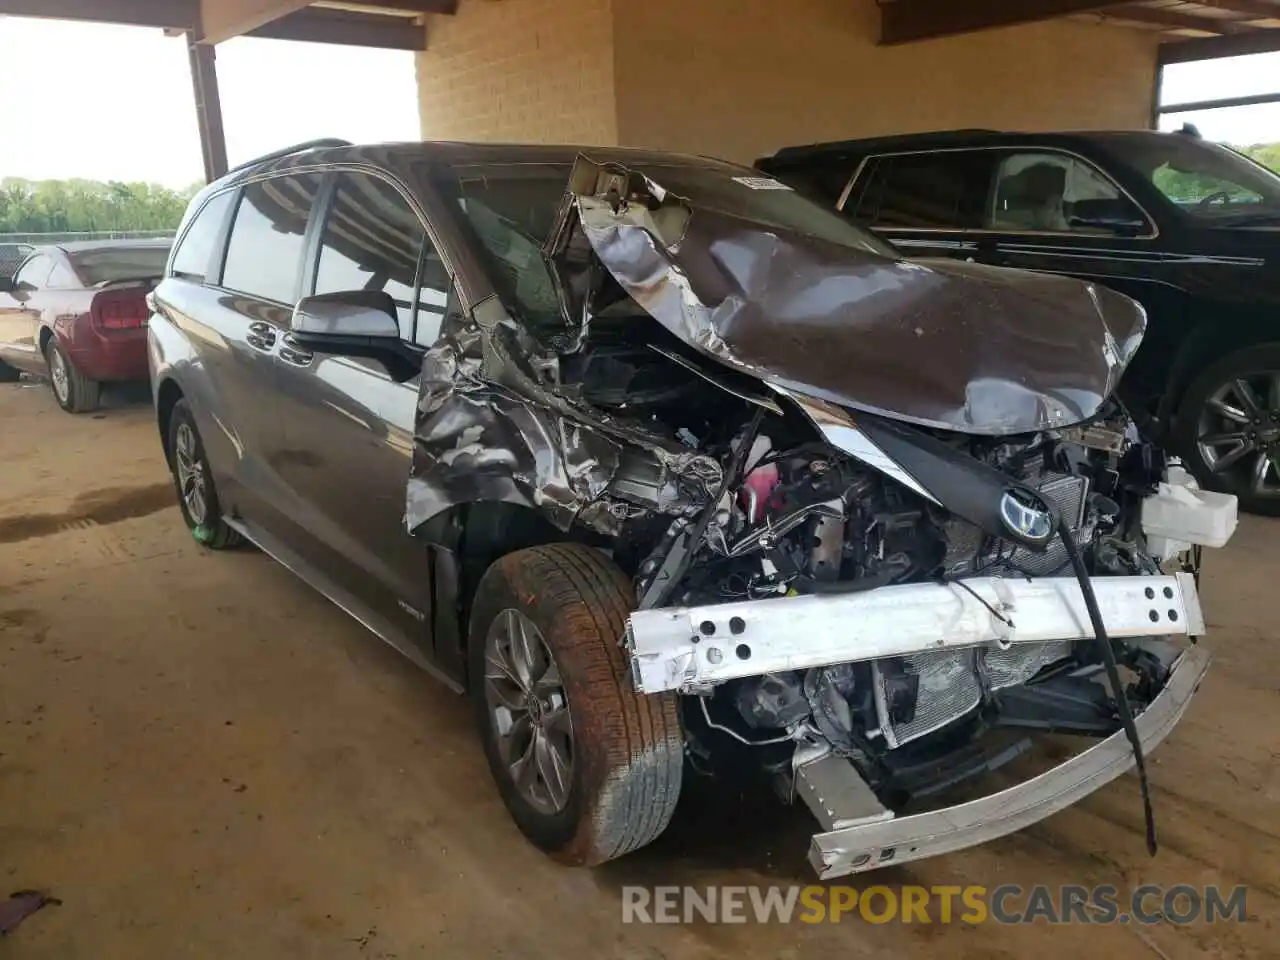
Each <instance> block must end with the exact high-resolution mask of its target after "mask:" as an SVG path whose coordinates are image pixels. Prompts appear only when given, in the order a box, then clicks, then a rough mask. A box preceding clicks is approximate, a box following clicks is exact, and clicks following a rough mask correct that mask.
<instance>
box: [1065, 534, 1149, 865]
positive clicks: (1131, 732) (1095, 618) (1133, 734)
mask: <svg viewBox="0 0 1280 960" xmlns="http://www.w3.org/2000/svg"><path fill="white" fill-rule="evenodd" d="M1058 536H1059V537H1061V538H1062V545H1063V546H1064V547H1066V548H1067V555H1068V556H1069V557H1070V558H1071V566H1072V568H1073V569H1074V570H1075V574H1076V579H1077V580H1078V581H1079V582H1080V592H1081V593H1083V594H1084V605H1085V609H1087V610H1088V611H1089V621H1090V623H1092V624H1093V632H1094V635H1095V636H1096V637H1097V640H1098V650H1099V652H1100V653H1101V654H1102V664H1103V666H1104V667H1105V668H1106V672H1107V683H1108V684H1109V685H1110V687H1111V695H1112V696H1113V697H1114V698H1115V701H1116V706H1117V707H1118V708H1119V710H1120V723H1121V724H1122V725H1123V726H1124V733H1125V736H1126V737H1127V738H1128V739H1129V746H1130V747H1131V748H1132V749H1133V759H1134V763H1135V764H1136V766H1137V768H1138V788H1139V790H1141V791H1142V813H1143V815H1144V816H1145V817H1146V821H1147V853H1149V854H1151V856H1153V857H1154V856H1155V855H1156V815H1155V811H1153V810H1152V808H1151V784H1150V783H1149V782H1148V781H1147V761H1146V758H1145V757H1144V756H1143V753H1142V741H1141V740H1140V739H1138V728H1137V727H1136V726H1135V725H1134V722H1133V708H1132V707H1131V706H1130V705H1129V697H1128V695H1127V694H1126V693H1125V691H1124V685H1123V683H1122V682H1121V680H1120V667H1119V665H1118V664H1117V663H1116V652H1115V651H1114V650H1113V649H1111V640H1110V638H1109V637H1108V636H1107V628H1106V625H1105V624H1103V622H1102V611H1101V610H1099V609H1098V598H1097V596H1096V595H1095V594H1094V592H1093V583H1092V582H1091V581H1090V580H1089V571H1088V570H1086V569H1085V566H1084V560H1082V559H1081V557H1080V548H1079V547H1078V546H1077V545H1076V540H1075V537H1073V536H1072V535H1071V530H1070V528H1069V527H1068V526H1067V521H1066V520H1065V519H1060V520H1059V521H1058Z"/></svg>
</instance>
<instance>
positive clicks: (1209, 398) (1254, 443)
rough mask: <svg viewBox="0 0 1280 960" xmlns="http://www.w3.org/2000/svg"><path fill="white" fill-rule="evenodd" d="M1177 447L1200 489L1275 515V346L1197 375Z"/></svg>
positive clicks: (1278, 374)
mask: <svg viewBox="0 0 1280 960" xmlns="http://www.w3.org/2000/svg"><path fill="white" fill-rule="evenodd" d="M1176 445H1177V447H1178V449H1179V450H1180V451H1181V452H1182V454H1183V455H1184V456H1185V457H1186V460H1187V466H1188V467H1189V468H1190V470H1191V472H1192V473H1193V474H1195V477H1196V479H1197V480H1198V481H1199V482H1200V485H1201V486H1203V487H1205V488H1207V489H1209V490H1217V491H1219V492H1222V493H1234V494H1235V495H1236V496H1237V497H1239V498H1240V508H1241V509H1242V510H1245V511H1247V512H1249V513H1257V514H1262V515H1264V516H1272V517H1275V516H1280V344H1275V343H1269V344H1259V345H1256V346H1252V347H1245V348H1244V349H1243V350H1237V351H1236V352H1235V353H1231V354H1228V355H1227V356H1225V357H1223V358H1222V359H1220V360H1218V361H1217V362H1215V363H1213V364H1212V365H1210V366H1209V367H1208V368H1207V369H1206V370H1204V372H1203V373H1201V374H1200V375H1199V376H1197V377H1196V378H1195V379H1194V380H1193V381H1192V382H1191V385H1190V386H1189V387H1188V388H1187V392H1186V393H1185V394H1184V395H1183V397H1182V402H1181V403H1180V404H1179V407H1178V422H1177V443H1176Z"/></svg>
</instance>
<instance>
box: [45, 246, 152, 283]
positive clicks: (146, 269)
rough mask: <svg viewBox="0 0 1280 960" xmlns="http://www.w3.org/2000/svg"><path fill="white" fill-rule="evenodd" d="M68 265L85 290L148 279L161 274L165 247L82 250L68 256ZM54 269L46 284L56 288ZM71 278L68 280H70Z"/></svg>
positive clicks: (57, 271)
mask: <svg viewBox="0 0 1280 960" xmlns="http://www.w3.org/2000/svg"><path fill="white" fill-rule="evenodd" d="M70 259H71V265H72V266H73V267H74V268H75V271H76V273H78V274H79V275H80V279H81V281H82V282H83V283H84V285H85V286H86V287H96V286H100V285H101V284H104V283H116V282H118V281H120V280H149V279H151V278H152V277H159V276H162V275H163V274H164V263H165V261H166V260H168V259H169V248H168V247H110V248H108V249H104V250H83V251H80V252H79V253H73V254H71V255H70ZM61 269H62V268H60V267H55V268H54V271H53V276H52V277H51V278H50V280H49V282H50V283H51V284H53V285H54V286H56V285H57V279H58V275H59V271H60V270H61ZM74 279H75V278H74V277H72V280H73V281H74Z"/></svg>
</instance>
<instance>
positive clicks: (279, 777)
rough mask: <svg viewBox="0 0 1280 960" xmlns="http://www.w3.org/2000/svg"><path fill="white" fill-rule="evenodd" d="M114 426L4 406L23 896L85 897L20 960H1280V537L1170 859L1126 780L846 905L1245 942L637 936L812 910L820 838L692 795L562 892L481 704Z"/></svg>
mask: <svg viewBox="0 0 1280 960" xmlns="http://www.w3.org/2000/svg"><path fill="white" fill-rule="evenodd" d="M108 399H109V404H108V406H107V408H106V409H104V410H103V411H102V412H101V413H100V414H98V415H95V416H91V417H72V416H69V415H67V414H65V413H63V412H61V411H60V410H58V409H57V408H56V407H55V405H54V403H53V401H52V398H51V397H50V396H49V394H48V391H47V389H46V388H45V387H44V386H43V385H42V384H36V383H23V384H19V385H4V386H2V387H0V898H2V897H4V896H6V895H7V894H8V893H9V892H10V891H12V890H20V889H24V888H32V887H37V888H44V889H48V890H50V891H51V892H52V893H53V894H55V895H56V896H57V897H59V898H60V899H61V900H62V904H61V905H60V906H57V907H50V908H47V909H45V910H44V911H42V912H40V913H37V914H35V915H34V916H32V917H30V918H28V919H27V920H26V921H25V922H24V923H23V924H22V925H21V927H19V928H18V929H17V930H16V931H15V932H14V933H13V935H12V936H11V937H8V938H6V939H5V940H4V941H3V942H0V957H5V958H8V957H12V958H15V960H18V958H37V957H39V958H59V960H74V958H81V957H83V958H94V960H97V958H100V957H130V958H138V960H142V958H153V957H154V958H157V960H160V958H164V960H173V958H178V957H210V958H219V960H221V958H227V957H322V958H329V957H333V958H409V957H428V956H429V957H437V956H438V957H512V958H521V960H525V958H527V960H538V958H543V957H546V958H552V957H554V958H557V960H561V958H563V957H592V958H600V960H623V958H626V960H657V958H670V960H684V958H690V960H693V958H709V957H721V956H736V957H751V958H757V957H760V958H785V960H798V958H808V957H813V958H817V957H824V958H826V957H842V958H889V957H893V958H897V960H901V958H909V957H934V956H945V957H948V958H951V960H964V958H1023V957H1036V958H1037V960H1053V958H1058V957H1062V958H1073V960H1074V958H1076V957H1079V956H1084V955H1105V956H1119V957H1156V958H1165V960H1188V958H1195V957H1213V958H1216V960H1228V958H1245V957H1248V958H1262V957H1275V956H1276V955H1277V948H1276V946H1275V944H1276V942H1277V931H1276V929H1275V926H1274V921H1275V918H1276V916H1277V906H1278V903H1277V901H1278V900H1280V764H1278V763H1277V759H1278V758H1277V754H1278V752H1280V733H1278V732H1277V731H1280V697H1277V692H1278V688H1280V637H1277V627H1276V623H1277V620H1278V619H1280V589H1278V587H1277V585H1278V584H1280V578H1278V577H1277V572H1278V571H1280V539H1278V538H1277V534H1278V533H1280V522H1276V521H1263V520H1256V519H1247V520H1246V521H1245V522H1244V523H1243V524H1242V526H1241V529H1240V531H1239V533H1238V534H1237V537H1236V540H1235V542H1234V543H1233V544H1232V545H1231V546H1230V547H1229V548H1228V549H1227V550H1226V551H1223V552H1220V553H1217V554H1215V555H1213V556H1211V557H1210V558H1209V560H1208V564H1207V574H1206V583H1205V588H1204V593H1205V598H1204V599H1205V606H1206V610H1207V615H1208V619H1209V622H1210V625H1211V627H1212V634H1211V636H1210V637H1209V639H1208V641H1207V643H1208V645H1209V646H1210V648H1211V649H1212V651H1213V654H1214V658H1215V661H1214V666H1213V668H1212V672H1211V675H1210V677H1209V679H1208V680H1207V681H1206V683H1205V685H1204V687H1203V688H1202V690H1201V692H1200V694H1199V696H1198V697H1197V698H1196V701H1195V702H1194V704H1193V705H1192V707H1191V710H1190V712H1189V714H1188V716H1187V717H1186V719H1185V720H1184V721H1183V723H1182V724H1181V726H1179V727H1178V729H1177V730H1176V731H1175V733H1174V735H1173V736H1172V738H1171V739H1170V740H1169V741H1168V742H1166V743H1165V745H1164V746H1163V747H1162V748H1161V749H1160V750H1159V751H1157V752H1156V754H1155V755H1154V757H1153V763H1152V778H1153V782H1154V795H1155V804H1156V812H1157V817H1158V820H1159V825H1160V835H1161V842H1162V849H1161V852H1160V854H1159V856H1158V857H1157V858H1155V859H1149V858H1148V857H1147V856H1146V853H1145V850H1144V847H1143V839H1142V823H1141V808H1140V805H1139V802H1138V799H1137V787H1136V782H1135V781H1134V779H1133V778H1132V777H1131V776H1128V777H1124V778H1122V779H1121V780H1119V781H1117V782H1116V783H1113V784H1111V785H1110V786H1108V787H1106V788H1105V789H1103V790H1102V791H1101V792H1099V793H1097V794H1095V795H1094V796H1093V797H1091V798H1089V799H1088V800H1086V801H1085V802H1084V803H1082V804H1080V805H1079V806H1077V807H1075V808H1073V809H1071V810H1068V811H1066V812H1064V813H1061V814H1059V815H1057V816H1055V817H1052V818H1050V819H1049V820H1047V821H1045V822H1042V823H1041V824H1039V825H1037V826H1035V827H1033V828H1031V829H1029V830H1026V831H1024V832H1022V833H1020V834H1017V835H1014V836H1012V837H1009V838H1007V839H1004V840H1001V841H998V842H996V843H993V844H990V845H988V846H986V847H983V848H979V849H976V850H971V851H967V852H962V853H958V854H954V855H950V856H946V857H941V858H938V859H934V860H927V861H923V862H919V863H914V864H910V865H906V866H904V867H898V868H893V869H889V870H886V871H882V872H880V873H877V874H872V875H871V876H869V877H862V878H856V879H855V884H854V885H855V886H858V887H860V888H866V887H867V886H870V885H871V884H888V885H890V886H891V887H894V888H897V887H899V886H900V885H903V884H923V885H926V886H933V885H942V884H969V883H978V884H984V885H987V886H988V887H994V886H996V885H998V884H1003V883H1021V884H1027V885H1029V884H1033V883H1046V884H1062V883H1073V884H1086V885H1091V884H1097V883H1114V884H1116V885H1118V886H1119V887H1120V888H1121V889H1122V890H1124V889H1129V888H1132V887H1135V886H1137V885H1139V884H1142V883H1159V884H1165V885H1172V884H1175V883H1190V884H1207V883H1217V884H1222V885H1226V886H1234V885H1236V884H1247V885H1248V887H1249V893H1248V901H1247V903H1248V912H1249V915H1250V918H1251V919H1250V922H1248V923H1245V924H1243V925H1240V924H1223V923H1219V924H1217V925H1213V926H1209V925H1196V926H1189V927H1177V926H1174V925H1173V924H1171V923H1161V924H1158V925H1156V926H1154V927H1150V928H1142V929H1138V928H1136V927H1135V926H1129V927H1125V926H1118V925H1115V926H1108V927H1098V926H1090V927H1085V926H1072V927H1059V928H1056V929H1053V930H1052V934H1053V935H1052V936H1050V929H1049V928H1048V927H1046V926H1044V925H1042V924H1034V925H1028V926H1014V927H1009V926H998V925H995V924H991V923H988V924H983V925H980V926H966V925H962V924H958V923H957V924H951V925H942V924H939V923H936V922H935V923H934V924H932V925H924V924H912V925H903V924H899V923H890V924H883V925H872V924H868V923H865V922H862V921H861V920H858V919H856V918H855V919H847V920H846V921H845V922H844V923H841V924H840V925H830V924H825V925H817V926H808V925H801V924H791V925H781V924H773V925H756V924H748V925H741V926H739V925H712V924H707V923H702V922H699V923H696V924H693V925H675V926H656V925H634V924H633V925H627V926H624V925H623V924H622V923H621V900H622V888H623V887H624V886H626V885H629V884H644V885H656V884H671V885H691V886H695V887H705V886H707V885H709V884H734V885H750V884H792V883H808V882H810V874H809V873H808V869H807V865H806V863H805V860H804V854H805V845H806V838H807V831H808V830H809V828H810V821H809V818H808V815H807V814H805V813H804V812H803V811H788V810H785V809H782V808H780V807H778V806H776V805H774V804H773V802H772V801H770V800H769V799H768V798H755V797H753V798H743V797H741V796H738V795H733V794H729V793H728V792H722V793H717V792H716V790H715V789H706V788H704V789H699V790H695V791H694V792H692V793H691V794H689V795H688V796H687V798H686V801H687V802H686V801H682V809H681V811H680V813H679V814H678V819H677V822H676V823H675V824H674V825H673V827H672V829H671V830H670V831H669V832H668V834H667V835H666V836H664V837H663V838H662V839H661V840H660V841H659V842H658V843H656V844H654V845H653V846H652V847H650V848H648V849H646V850H644V851H641V852H640V853H638V854H636V855H634V856H632V857H631V858H629V859H626V860H624V861H621V862H618V863H614V864H610V865H608V866H606V867H604V868H600V869H597V870H593V871H589V870H570V869H565V868H561V867H558V866H555V865H554V864H552V863H551V862H549V861H548V860H546V859H545V858H544V857H543V856H542V855H540V854H539V853H537V852H536V851H535V850H533V849H532V848H531V847H529V846H528V845H527V844H526V843H525V842H524V841H523V840H522V838H521V837H520V836H519V834H518V833H517V832H516V830H515V828H514V827H513V826H512V825H511V823H510V822H509V820H508V819H507V817H506V814H505V811H504V810H503V808H502V806H501V803H500V801H499V800H498V797H497V794H496V792H495V791H494V789H493V787H492V785H491V783H490V781H489V777H488V773H487V770H486V769H485V767H484V761H483V758H482V756H481V752H480V750H479V748H478V745H477V742H476V739H475V736H474V735H473V733H472V730H471V726H470V721H469V715H468V712H467V709H466V706H465V704H464V702H463V701H462V700H461V699H458V698H456V697H455V696H453V695H451V694H449V693H448V692H447V691H445V690H444V689H443V688H442V687H440V686H438V685H437V684H436V683H434V682H433V681H432V680H431V679H430V678H429V677H427V676H425V675H423V674H422V673H420V672H419V671H418V670H417V669H416V668H414V667H413V666H412V665H410V664H409V663H408V662H406V661H403V660H401V659H400V658H399V657H398V656H397V655H396V654H395V653H394V652H393V651H391V650H390V649H389V648H387V647H385V646H383V645H382V644H381V643H380V642H379V641H377V640H376V639H375V638H374V637H373V636H372V635H370V634H368V633H366V632H365V631H364V630H363V629H362V628H361V627H360V626H358V625H357V624H356V623H355V622H354V621H352V620H350V619H348V618H347V617H346V616H345V615H344V614H342V613H340V612H339V611H338V610H337V609H336V608H335V607H333V606H331V605H330V604H329V603H327V602H326V601H325V600H324V599H323V598H321V597H320V596H319V595H317V594H315V593H313V592H312V591H311V590H310V589H309V588H307V587H306V586H304V585H303V584H302V583H301V582H299V581H297V580H296V579H294V578H293V577H292V575H290V574H289V573H288V572H287V571H285V570H284V569H283V568H281V567H279V566H277V565H276V564H274V563H273V562H272V561H270V560H269V559H267V558H266V557H265V556H262V555H261V554H258V553H255V552H252V551H244V552H232V553H222V554H213V553H209V552H206V551H204V550H202V549H201V548H200V547H198V546H197V545H196V544H195V543H194V542H193V541H192V540H191V538H190V537H189V536H188V535H187V533H186V531H185V529H184V528H183V526H182V523H181V520H180V518H179V514H178V511H177V508H176V506H175V505H174V497H173V493H172V490H171V487H170V485H169V479H168V475H167V473H166V470H165V466H164V463H163V459H162V456H161V452H160V446H159V441H158V438H157V435H156V429H155V426H154V423H153V418H152V413H151V410H150V408H149V406H148V405H147V403H146V400H145V398H110V397H109V398H108ZM936 919H937V918H936V916H935V921H936ZM1084 951H1087V953H1085V952H1084Z"/></svg>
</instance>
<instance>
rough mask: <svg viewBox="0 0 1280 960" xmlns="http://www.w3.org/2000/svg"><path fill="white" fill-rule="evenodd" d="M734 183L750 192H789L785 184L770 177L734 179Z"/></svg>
mask: <svg viewBox="0 0 1280 960" xmlns="http://www.w3.org/2000/svg"><path fill="white" fill-rule="evenodd" d="M733 182H734V183H740V184H742V185H743V186H744V187H749V188H750V189H752V190H790V189H791V188H790V187H788V186H787V185H786V184H785V183H782V182H781V181H779V180H774V179H773V178H772V177H734V178H733Z"/></svg>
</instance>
